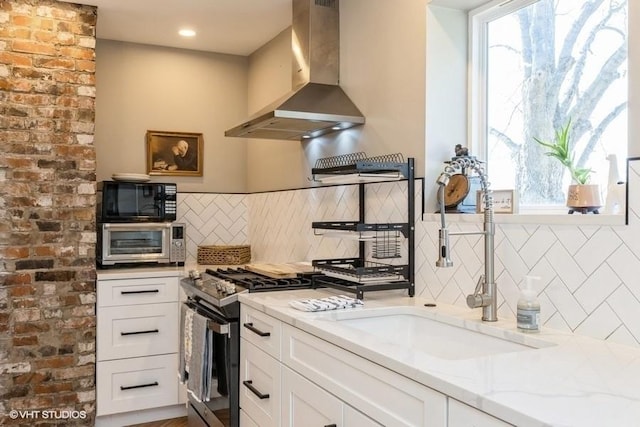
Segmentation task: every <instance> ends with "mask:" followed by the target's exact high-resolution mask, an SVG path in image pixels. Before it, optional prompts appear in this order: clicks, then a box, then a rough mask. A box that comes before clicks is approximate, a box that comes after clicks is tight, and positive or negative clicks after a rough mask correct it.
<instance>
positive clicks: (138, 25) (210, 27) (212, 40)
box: [60, 0, 488, 56]
mask: <svg viewBox="0 0 640 427" xmlns="http://www.w3.org/2000/svg"><path fill="white" fill-rule="evenodd" d="M60 1H65V2H68V3H81V4H88V5H93V6H98V26H97V30H96V32H97V37H98V38H100V39H109V40H119V41H127V42H132V43H144V44H151V45H158V46H169V47H176V48H182V49H195V50H203V51H209V52H219V53H229V54H235V55H244V56H246V55H249V54H251V53H252V52H254V51H255V50H256V49H258V48H259V47H260V46H262V45H264V44H265V43H266V42H268V41H269V40H271V39H272V38H274V37H275V36H276V35H278V34H279V33H280V32H281V31H282V30H284V29H285V28H287V27H288V26H289V25H291V0H60ZM345 1H348V0H345ZM487 1H488V0H432V3H433V4H434V5H438V6H444V7H450V8H454V9H463V10H469V9H471V8H474V7H477V6H479V5H481V4H483V3H486V2H487ZM183 27H188V28H191V29H193V30H195V31H196V32H197V35H196V36H195V37H193V38H184V37H181V36H179V35H178V30H179V29H180V28H183Z"/></svg>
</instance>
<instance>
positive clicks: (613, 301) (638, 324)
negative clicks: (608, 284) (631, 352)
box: [607, 286, 640, 341]
mask: <svg viewBox="0 0 640 427" xmlns="http://www.w3.org/2000/svg"><path fill="white" fill-rule="evenodd" d="M607 303H608V304H609V305H610V306H611V309H612V310H613V311H614V312H615V313H616V315H617V316H618V317H619V318H620V320H621V321H622V323H623V324H624V325H625V327H626V328H627V330H628V331H629V332H630V333H631V335H633V337H634V338H635V339H636V341H639V340H640V315H639V313H640V301H638V300H637V299H636V298H635V297H634V296H633V294H632V293H631V292H630V291H629V289H627V287H626V286H620V287H619V288H618V289H616V291H615V292H614V293H613V294H612V295H611V296H610V297H609V298H608V299H607Z"/></svg>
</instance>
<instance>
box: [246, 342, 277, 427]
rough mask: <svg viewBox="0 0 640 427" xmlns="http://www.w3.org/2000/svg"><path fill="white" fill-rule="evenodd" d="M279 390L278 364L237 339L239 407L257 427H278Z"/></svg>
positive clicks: (262, 352)
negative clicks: (238, 352) (238, 344)
mask: <svg viewBox="0 0 640 427" xmlns="http://www.w3.org/2000/svg"><path fill="white" fill-rule="evenodd" d="M240 334H241V335H242V332H241V333H240ZM280 388H281V386H280V362H279V361H278V360H276V359H274V358H273V357H271V356H270V355H269V354H267V353H266V352H264V351H263V350H261V349H260V348H258V347H256V346H255V345H253V344H251V343H250V342H249V341H248V340H246V339H245V338H244V337H242V338H240V407H241V408H242V409H243V410H244V411H245V412H246V413H247V414H248V415H249V417H251V419H252V420H254V421H255V422H256V423H257V424H258V425H259V426H260V427H279V426H280Z"/></svg>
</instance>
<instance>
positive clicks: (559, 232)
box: [552, 225, 587, 256]
mask: <svg viewBox="0 0 640 427" xmlns="http://www.w3.org/2000/svg"><path fill="white" fill-rule="evenodd" d="M552 230H553V234H555V235H556V237H557V238H558V242H560V244H561V245H562V246H564V248H565V249H566V250H567V253H569V255H571V256H573V255H575V253H576V252H578V250H579V249H580V248H581V247H582V245H584V244H585V243H586V241H587V237H586V236H585V235H584V233H583V232H582V231H580V229H579V228H578V227H573V226H568V225H559V226H555V227H553V228H552Z"/></svg>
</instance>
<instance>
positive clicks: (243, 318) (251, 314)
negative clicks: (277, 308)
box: [240, 304, 282, 360]
mask: <svg viewBox="0 0 640 427" xmlns="http://www.w3.org/2000/svg"><path fill="white" fill-rule="evenodd" d="M240 336H242V337H243V338H245V339H246V340H247V341H249V342H250V343H252V344H255V345H256V346H257V347H258V348H260V349H261V350H263V351H266V352H267V353H269V354H270V355H271V356H273V357H275V358H276V359H278V360H280V342H281V340H282V338H281V337H282V322H280V321H279V320H278V319H276V318H273V317H271V316H269V315H268V314H264V313H262V312H260V311H258V310H254V309H253V308H251V307H248V306H246V305H244V304H243V305H241V306H240Z"/></svg>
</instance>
